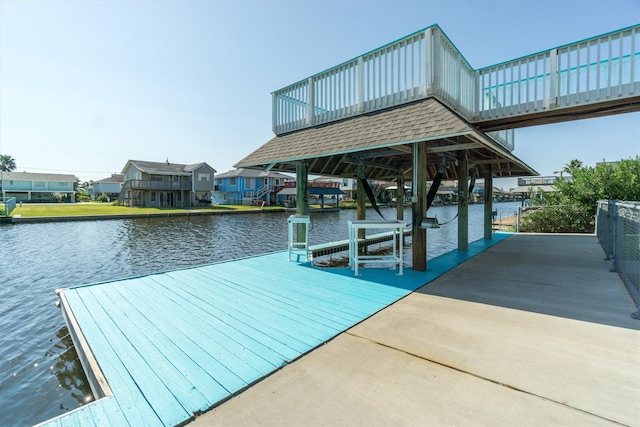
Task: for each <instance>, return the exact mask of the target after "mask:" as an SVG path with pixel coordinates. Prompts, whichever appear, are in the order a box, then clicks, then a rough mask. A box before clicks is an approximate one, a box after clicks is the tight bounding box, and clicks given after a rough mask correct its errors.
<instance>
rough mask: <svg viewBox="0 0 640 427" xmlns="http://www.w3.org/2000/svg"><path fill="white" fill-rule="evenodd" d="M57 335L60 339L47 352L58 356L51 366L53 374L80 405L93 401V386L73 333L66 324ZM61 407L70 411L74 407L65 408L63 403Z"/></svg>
mask: <svg viewBox="0 0 640 427" xmlns="http://www.w3.org/2000/svg"><path fill="white" fill-rule="evenodd" d="M56 336H57V337H58V338H59V339H60V341H59V342H58V343H57V344H56V345H55V346H54V349H52V350H50V351H49V352H47V356H51V358H52V359H55V358H57V361H56V362H55V363H54V364H53V366H52V367H51V371H52V372H51V373H52V375H54V376H55V377H56V378H57V380H58V383H59V384H60V387H62V388H63V389H65V390H67V391H68V394H69V396H71V397H72V398H74V399H75V400H76V402H77V403H78V406H79V405H84V404H86V403H89V402H91V401H92V400H93V394H92V392H91V387H90V386H89V381H87V377H86V375H85V373H84V369H83V368H82V364H81V363H80V358H79V357H78V353H77V352H76V348H75V346H74V345H73V340H72V339H71V335H69V330H68V329H67V327H66V326H64V327H62V328H60V329H58V332H56ZM54 350H55V351H54ZM55 353H57V354H55ZM60 409H61V410H64V411H68V410H70V409H73V408H64V407H62V403H61V404H60Z"/></svg>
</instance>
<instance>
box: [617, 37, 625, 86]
mask: <svg viewBox="0 0 640 427" xmlns="http://www.w3.org/2000/svg"><path fill="white" fill-rule="evenodd" d="M618 38H619V39H620V49H619V50H618V96H622V65H623V64H622V58H623V54H624V47H623V45H622V42H623V39H624V37H623V36H622V34H620V35H619V36H618Z"/></svg>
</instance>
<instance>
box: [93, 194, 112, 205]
mask: <svg viewBox="0 0 640 427" xmlns="http://www.w3.org/2000/svg"><path fill="white" fill-rule="evenodd" d="M96 200H97V201H99V202H101V203H106V202H109V201H110V200H109V196H107V195H106V194H101V195H100V196H98V198H97V199H96Z"/></svg>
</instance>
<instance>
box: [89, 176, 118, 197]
mask: <svg viewBox="0 0 640 427" xmlns="http://www.w3.org/2000/svg"><path fill="white" fill-rule="evenodd" d="M123 185H124V175H122V174H119V173H113V174H111V176H110V177H109V178H104V179H100V180H98V181H94V182H93V183H92V184H91V185H90V186H89V188H88V189H87V192H88V193H89V196H91V200H97V199H98V197H100V196H102V195H106V196H107V197H109V200H111V201H114V200H117V199H118V196H119V195H120V192H121V191H122V186H123Z"/></svg>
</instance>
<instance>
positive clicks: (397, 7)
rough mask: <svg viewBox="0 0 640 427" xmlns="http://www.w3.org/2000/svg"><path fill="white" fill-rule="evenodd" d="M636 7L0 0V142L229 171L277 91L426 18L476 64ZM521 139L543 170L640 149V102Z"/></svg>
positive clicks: (587, 0) (638, 9) (626, 2)
mask: <svg viewBox="0 0 640 427" xmlns="http://www.w3.org/2000/svg"><path fill="white" fill-rule="evenodd" d="M638 22H640V0H607V1H602V0H580V1H578V0H554V1H547V0H536V1H529V2H527V1H524V0H523V1H516V0H513V1H492V0H473V1H472V0H465V1H462V0H417V1H413V0H389V1H387V0H322V1H307V0H279V1H273V0H271V1H270V0H265V1H259V0H224V1H223V0H164V1H159V0H125V1H119V0H85V1H80V0H72V1H56V0H37V1H29V0H21V1H17V0H0V153H1V154H9V155H11V156H13V158H14V159H15V160H16V163H17V165H18V171H29V172H52V173H57V172H60V173H74V174H76V175H77V176H78V177H79V178H80V179H82V180H89V179H100V178H104V177H106V176H109V174H110V173H114V172H118V173H119V172H120V171H121V170H122V168H123V167H124V165H125V163H126V161H127V160H129V159H139V160H150V161H164V160H165V159H166V158H169V160H170V161H171V162H175V163H197V162H202V161H206V162H207V163H209V164H210V165H211V166H213V167H214V168H216V169H217V170H218V172H225V171H227V170H229V169H231V168H232V166H233V164H234V163H236V162H237V161H239V160H240V159H242V158H243V157H244V156H245V155H247V154H249V153H250V152H252V151H253V150H254V149H256V148H257V147H259V146H260V145H262V144H263V143H265V142H266V141H267V140H269V139H270V138H271V137H272V136H273V133H272V131H271V92H272V91H274V90H276V89H279V88H281V87H283V86H286V85H288V84H290V83H294V82H296V81H298V80H301V79H303V78H305V77H308V76H309V75H312V74H315V73H317V72H320V71H322V70H324V69H326V68H329V67H332V66H334V65H337V64H338V63H340V62H343V61H345V60H348V59H351V58H353V57H356V56H358V55H360V54H362V53H365V52H367V51H369V50H372V49H375V48H376V47H379V46H381V45H384V44H386V43H388V42H390V41H393V40H396V39H398V38H400V37H403V36H405V35H407V34H410V33H412V32H414V31H417V30H420V29H422V28H424V27H427V26H429V25H431V24H434V23H437V24H439V25H440V26H441V28H442V29H443V30H444V31H445V33H446V34H447V35H448V36H449V38H450V39H451V40H452V41H453V43H454V44H455V45H456V46H457V47H458V49H459V50H460V51H461V52H462V54H463V55H464V56H465V57H466V59H467V60H468V61H469V63H470V64H471V66H473V67H474V68H480V67H484V66H488V65H492V64H495V63H499V62H502V61H505V60H509V59H514V58H517V57H520V56H524V55H528V54H531V53H535V52H538V51H541V50H546V49H549V48H552V47H555V46H559V45H562V44H566V43H571V42H574V41H578V40H581V39H584V38H588V37H592V36H595V35H599V34H602V33H605V32H609V31H612V30H616V29H619V28H623V27H627V26H630V25H635V24H637V23H638ZM514 153H515V154H516V155H517V156H518V157H520V158H521V159H522V160H524V161H525V162H526V163H528V164H529V165H531V166H532V167H533V168H534V169H536V170H537V171H538V172H539V173H541V174H543V175H550V174H552V173H553V171H557V170H560V169H561V168H562V167H563V166H564V165H565V164H567V163H568V162H569V161H570V160H572V159H574V158H577V159H579V160H582V161H583V162H584V163H585V164H587V165H594V164H595V162H597V161H601V160H603V159H606V160H619V159H621V158H628V157H635V156H636V155H639V154H640V113H633V114H626V115H619V116H612V117H606V118H600V119H591V120H582V121H574V122H568V123H563V124H557V125H547V126H538V127H533V128H526V129H518V130H517V131H516V150H515V152H514ZM513 181H514V180H497V185H498V186H502V187H504V188H509V187H512V186H514V185H515V184H514V183H513Z"/></svg>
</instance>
